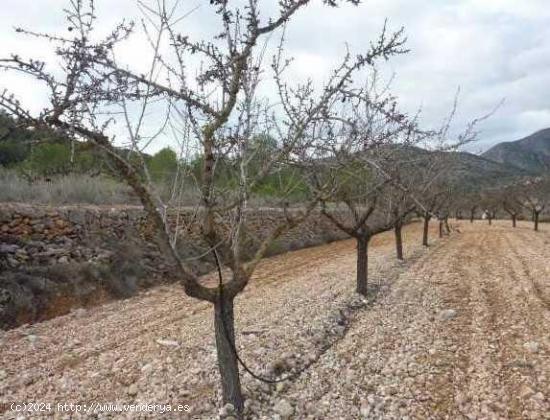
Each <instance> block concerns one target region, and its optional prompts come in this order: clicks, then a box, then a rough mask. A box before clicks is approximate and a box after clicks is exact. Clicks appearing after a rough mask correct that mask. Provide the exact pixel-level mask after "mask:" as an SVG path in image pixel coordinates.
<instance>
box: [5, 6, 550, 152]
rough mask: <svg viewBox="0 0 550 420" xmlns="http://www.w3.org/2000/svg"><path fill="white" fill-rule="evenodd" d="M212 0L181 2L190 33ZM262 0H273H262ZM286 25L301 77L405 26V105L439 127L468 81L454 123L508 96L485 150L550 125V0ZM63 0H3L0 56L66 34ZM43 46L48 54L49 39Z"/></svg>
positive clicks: (316, 10) (322, 13)
mask: <svg viewBox="0 0 550 420" xmlns="http://www.w3.org/2000/svg"><path fill="white" fill-rule="evenodd" d="M207 3H208V2H207V1H206V0H183V2H182V6H183V7H184V9H187V10H191V9H193V8H194V7H196V6H200V7H199V9H198V10H197V11H196V12H194V13H193V14H192V15H191V16H190V17H189V18H188V19H187V21H186V28H187V30H188V32H190V33H191V34H193V33H198V32H200V33H204V31H205V28H208V27H210V26H211V25H212V22H211V20H210V18H209V16H208V15H207V14H205V13H203V12H202V11H201V9H208V4H207ZM265 3H266V4H267V3H271V4H273V3H274V2H273V1H272V0H265ZM312 3H313V4H312V5H311V6H310V7H309V8H306V9H304V10H303V11H301V13H299V15H298V16H297V17H296V19H294V21H293V22H292V24H291V25H289V28H288V36H287V49H288V55H290V56H293V57H295V63H294V67H293V72H295V74H296V77H302V78H305V77H312V78H313V79H314V80H318V81H322V80H323V79H324V78H326V75H327V72H328V71H330V69H331V68H333V67H334V66H335V65H336V64H337V63H338V61H339V58H341V56H342V50H343V46H344V44H345V43H346V42H347V43H348V44H349V45H350V47H351V49H352V50H353V51H356V52H361V51H365V50H366V49H367V48H368V43H369V41H372V40H373V39H375V38H376V35H377V34H378V32H379V30H380V28H381V27H382V25H383V22H384V19H385V18H387V19H388V21H389V26H390V27H391V28H394V29H397V28H399V27H401V26H404V27H405V30H406V35H407V37H408V48H410V50H411V52H410V53H409V54H407V55H405V56H402V57H398V58H395V59H392V60H391V62H390V63H389V64H388V65H386V67H385V70H386V71H387V72H388V73H391V72H395V81H394V84H393V90H394V92H395V93H396V94H397V95H398V96H399V98H400V101H401V104H402V107H404V108H405V109H406V110H408V111H409V112H413V111H414V110H415V109H417V108H418V107H420V106H421V107H422V109H423V123H425V124H426V125H427V126H431V127H435V126H437V125H438V124H439V123H440V122H441V120H442V119H443V118H444V117H445V115H446V113H447V112H448V111H449V109H450V108H451V105H452V101H453V98H454V95H455V91H456V89H457V87H459V86H460V88H461V97H460V105H459V106H460V107H459V113H458V115H457V118H456V123H455V129H457V130H459V129H460V128H461V127H463V125H464V124H465V123H466V122H467V121H468V120H470V119H472V118H475V117H478V116H480V115H483V114H485V113H487V112H488V111H490V110H491V109H492V108H493V107H494V106H495V105H496V104H498V103H499V101H501V100H502V99H503V98H504V99H505V103H504V105H503V106H502V107H501V108H500V109H499V110H498V111H497V113H496V114H495V115H494V116H493V117H492V118H491V119H490V120H489V121H487V122H485V123H484V124H483V127H482V128H483V132H482V134H481V138H480V142H478V143H476V144H475V145H474V146H472V147H470V150H471V151H474V152H479V151H481V150H485V149H487V148H488V147H489V146H490V145H492V144H494V143H497V142H500V141H511V140H517V139H519V138H521V137H524V136H526V135H528V134H531V133H532V132H534V131H537V130H540V129H542V128H547V127H550V94H549V93H548V89H549V88H550V71H549V69H550V42H549V41H548V40H549V39H550V7H548V6H549V5H548V0H522V1H521V2H520V1H517V0H365V1H363V3H362V4H361V5H360V6H359V7H353V6H350V5H346V6H342V7H340V8H339V9H337V10H334V9H329V8H327V7H323V6H321V1H320V0H313V1H312ZM66 4H67V2H66V1H65V0H2V1H1V5H0V7H1V13H0V40H1V42H0V56H6V55H7V54H9V53H10V52H18V53H21V54H26V53H31V52H32V53H35V54H36V52H37V45H36V43H35V42H32V41H29V40H26V39H25V38H22V37H21V36H20V35H18V34H15V33H14V31H13V27H14V26H24V27H26V28H32V29H33V30H37V31H60V32H62V33H66V32H64V31H66V24H65V22H64V19H63V13H62V8H63V7H64V6H66ZM97 8H98V15H99V16H100V17H101V18H102V22H103V23H104V24H105V27H106V28H107V27H111V26H112V24H113V23H115V22H116V21H118V20H119V19H120V18H123V17H129V18H136V17H138V16H139V12H137V9H136V7H135V3H134V1H133V0H98V1H97ZM38 49H39V51H38V53H39V54H45V55H42V56H43V57H44V58H49V57H51V56H49V55H48V54H47V53H46V51H47V48H44V46H40V47H39V48H38ZM142 53H143V52H142V51H141V49H140V48H139V47H138V44H133V45H132V46H129V47H128V49H127V51H126V52H125V57H124V58H125V59H126V60H127V61H128V62H133V63H139V62H140V60H141V55H142ZM3 87H8V88H9V89H10V90H12V91H13V92H15V93H16V94H18V95H19V96H21V97H22V98H23V100H25V101H30V102H32V104H33V106H35V107H37V108H38V107H40V105H41V104H42V103H43V102H42V100H43V99H42V97H41V93H40V91H39V90H38V89H37V88H36V86H35V85H34V84H33V83H29V80H25V79H21V78H20V77H17V78H16V77H14V76H11V75H7V74H5V73H0V88H3Z"/></svg>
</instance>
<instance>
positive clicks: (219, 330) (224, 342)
mask: <svg viewBox="0 0 550 420" xmlns="http://www.w3.org/2000/svg"><path fill="white" fill-rule="evenodd" d="M214 329H215V332H216V348H217V351H218V369H219V372H220V376H221V381H222V394H223V402H224V404H227V403H231V404H233V407H235V411H236V413H237V414H238V415H239V416H242V412H243V409H244V401H243V396H242V392H241V381H240V378H239V365H238V362H237V357H236V355H235V351H234V350H235V318H234V314H233V299H227V298H223V304H222V301H221V300H219V301H218V302H216V303H215V304H214Z"/></svg>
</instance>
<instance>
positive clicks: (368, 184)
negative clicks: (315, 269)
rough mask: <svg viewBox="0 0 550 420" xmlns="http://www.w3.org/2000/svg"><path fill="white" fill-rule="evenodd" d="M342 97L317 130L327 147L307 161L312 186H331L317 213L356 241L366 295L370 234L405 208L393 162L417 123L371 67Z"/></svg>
mask: <svg viewBox="0 0 550 420" xmlns="http://www.w3.org/2000/svg"><path fill="white" fill-rule="evenodd" d="M346 99H347V100H348V103H347V105H346V106H342V108H341V112H340V114H339V115H337V116H335V117H334V118H332V119H327V120H326V121H325V124H324V126H323V127H321V128H320V130H319V133H320V135H321V136H324V137H326V138H327V141H326V142H325V143H326V145H327V149H326V154H325V156H323V159H318V160H317V161H315V162H314V165H312V167H311V170H312V171H311V173H312V177H311V179H312V185H313V189H314V190H316V191H322V189H323V187H327V186H329V187H330V190H331V194H330V195H329V196H328V199H326V198H322V199H321V202H322V213H323V214H324V215H325V217H327V218H328V219H329V220H330V221H331V222H332V223H333V224H334V225H335V226H336V227H338V228H339V229H340V230H342V231H343V232H345V233H346V234H348V235H349V236H350V237H352V238H354V239H355V240H356V242H357V278H356V292H357V293H359V294H361V295H364V296H366V295H367V286H368V246H369V242H370V239H371V238H372V237H373V236H375V235H377V234H379V233H381V232H384V231H387V230H390V229H392V228H394V226H395V225H396V223H398V224H399V225H400V224H401V221H402V220H403V217H404V216H405V215H406V214H407V213H408V212H409V210H408V206H409V203H408V201H407V200H406V198H405V196H406V195H407V194H406V191H404V189H403V187H402V186H400V185H399V179H398V175H397V168H399V166H400V165H399V162H398V160H399V159H404V158H405V156H406V154H404V153H402V150H403V148H404V147H405V146H406V145H408V144H409V142H410V140H411V138H412V137H413V136H412V135H411V134H412V133H414V132H415V130H416V124H415V121H414V118H408V117H407V116H406V115H405V114H403V113H400V112H399V111H398V109H397V100H396V98H395V97H394V96H393V95H391V94H390V92H389V90H388V86H385V87H383V88H380V87H379V85H378V75H377V73H376V71H374V70H373V73H372V76H371V78H370V79H369V80H368V82H367V83H366V84H365V86H364V87H363V88H360V89H357V90H355V91H353V92H348V97H347V98H346ZM392 185H394V186H397V185H399V188H398V189H399V192H400V193H402V194H401V195H400V194H398V193H394V195H393V196H392V198H393V201H392V200H391V199H390V197H389V192H390V190H391V186H392ZM320 196H321V197H324V196H323V194H322V193H320Z"/></svg>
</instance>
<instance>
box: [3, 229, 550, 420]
mask: <svg viewBox="0 0 550 420" xmlns="http://www.w3.org/2000/svg"><path fill="white" fill-rule="evenodd" d="M455 224H456V223H455ZM458 225H459V228H460V231H461V233H460V234H458V233H455V234H453V236H452V237H451V238H449V239H445V240H443V241H440V242H438V243H437V244H435V245H434V246H432V247H430V249H429V250H426V249H423V248H422V247H421V246H419V245H418V243H419V242H420V235H421V232H420V231H421V226H420V225H419V224H413V225H411V226H408V227H407V229H406V231H405V249H406V258H407V262H406V263H405V264H403V263H398V262H396V260H395V258H394V249H393V237H392V233H391V232H389V233H387V234H383V235H380V236H379V237H377V238H376V239H375V241H374V242H373V244H372V252H371V259H370V264H371V266H370V273H371V284H373V285H375V286H377V287H375V288H374V289H376V290H377V291H378V295H377V297H376V300H375V301H374V302H373V303H370V304H368V305H366V306H364V305H360V307H359V309H357V311H356V312H353V313H352V314H351V315H350V319H351V320H350V323H349V325H348V326H347V327H345V328H339V327H335V324H334V322H333V321H334V316H335V314H338V313H339V311H341V310H342V308H344V309H346V310H347V308H349V307H350V302H351V303H353V302H354V299H355V302H356V301H357V298H355V297H354V296H353V293H352V291H353V286H354V271H355V248H354V244H353V242H351V241H343V242H338V243H333V244H329V245H325V246H321V247H316V248H310V249H306V250H301V251H296V252H292V253H288V254H285V255H281V256H278V257H274V258H270V259H267V260H265V261H264V262H263V263H262V265H261V266H260V268H259V270H258V272H257V274H256V276H255V279H254V281H253V282H252V284H251V285H250V287H249V288H247V290H246V292H245V293H244V295H243V296H242V297H241V298H240V300H239V303H238V305H237V323H238V336H239V349H240V351H241V354H242V356H243V358H244V359H245V360H247V361H248V362H249V364H250V366H251V367H252V368H253V369H255V370H257V371H260V372H263V373H267V372H269V371H270V370H271V369H273V367H274V366H275V365H281V364H282V365H286V366H287V367H291V366H292V365H293V364H298V365H299V364H300V363H302V362H303V361H308V360H312V361H313V360H314V361H315V363H314V364H313V365H312V366H311V367H310V368H309V369H308V370H307V371H306V372H305V373H304V374H302V375H301V376H300V377H299V378H297V379H296V380H294V381H292V382H287V383H284V384H280V385H278V386H276V387H275V386H267V385H265V384H261V383H258V382H256V381H254V380H253V379H251V378H250V377H249V376H248V375H243V387H244V389H245V393H246V394H247V395H248V396H249V397H250V399H249V401H248V403H247V405H248V410H249V413H250V414H249V415H250V417H254V418H266V419H272V418H280V417H283V418H284V417H285V416H287V418H310V419H328V418H330V419H359V418H388V419H391V418H395V419H398V418H418V419H426V418H433V419H443V418H448V419H460V418H472V419H477V418H479V419H481V418H487V419H492V418H495V419H499V418H503V419H524V418H525V419H531V418H532V419H536V418H550V415H549V414H548V413H550V403H549V398H550V308H549V302H550V277H549V274H550V272H549V271H550V264H549V263H548V261H550V259H549V258H550V233H549V232H546V231H543V232H539V233H538V234H536V233H534V232H532V231H531V230H530V229H529V227H530V225H529V224H523V223H522V224H520V226H519V227H518V228H517V229H515V230H512V229H511V228H510V227H509V224H508V223H506V222H497V223H495V225H493V226H491V227H489V226H487V225H486V224H484V223H483V224H482V223H481V222H477V223H475V224H474V225H473V226H472V225H470V224H469V223H467V222H460V223H458ZM433 228H434V229H433V232H432V237H433V236H434V235H435V226H434V227H433ZM544 228H547V226H544ZM374 289H373V290H374ZM245 301H246V306H245V305H244V304H243V302H245ZM211 325H212V318H211V308H210V307H209V306H208V305H207V304H205V303H201V302H196V301H194V300H191V299H187V298H185V297H183V295H182V292H181V290H180V289H179V288H178V287H177V286H172V287H162V288H158V289H154V290H151V291H149V292H147V293H146V294H144V295H142V296H139V297H137V298H133V299H129V300H127V301H122V302H114V303H111V304H108V305H105V306H103V307H100V308H93V309H91V310H88V311H76V312H75V313H73V314H71V315H68V316H64V317H60V318H57V319H53V320H50V321H47V322H44V323H42V324H38V325H35V326H28V327H22V328H18V329H16V330H12V331H9V332H5V333H1V332H0V355H1V363H0V403H1V402H11V401H19V402H22V401H39V402H51V403H60V402H61V403H71V402H73V403H77V402H79V403H88V404H89V403H91V402H100V403H106V402H118V403H131V402H133V403H136V402H137V403H148V404H154V403H157V404H165V403H170V404H172V405H175V404H189V405H190V407H191V413H192V414H191V416H193V417H194V418H200V419H207V418H215V417H216V416H217V413H218V398H219V396H218V395H216V393H217V392H218V391H217V383H218V377H217V371H216V355H215V348H214V346H213V338H212V336H211V329H212V327H211ZM327 331H328V332H329V337H328V338H327ZM323 340H325V341H323ZM327 340H328V341H327ZM327 343H329V344H330V346H328V349H327V350H326V351H322V352H321V351H319V348H320V347H323V346H325V345H326V344H327ZM0 409H1V406H0ZM3 415H4V417H6V418H15V417H16V416H15V413H11V412H9V411H5V412H4V414H3ZM56 416H57V417H59V418H61V417H62V415H61V414H60V413H56ZM120 416H121V415H119V416H117V417H120ZM77 417H82V418H88V417H91V416H88V415H85V414H81V415H80V416H77ZM126 417H128V418H135V414H134V415H133V416H132V415H129V414H128V415H127V416H126ZM166 417H168V418H182V417H183V418H185V416H182V414H177V415H176V414H173V413H172V414H170V415H167V416H166Z"/></svg>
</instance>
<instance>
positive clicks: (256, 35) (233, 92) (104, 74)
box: [0, 0, 483, 416]
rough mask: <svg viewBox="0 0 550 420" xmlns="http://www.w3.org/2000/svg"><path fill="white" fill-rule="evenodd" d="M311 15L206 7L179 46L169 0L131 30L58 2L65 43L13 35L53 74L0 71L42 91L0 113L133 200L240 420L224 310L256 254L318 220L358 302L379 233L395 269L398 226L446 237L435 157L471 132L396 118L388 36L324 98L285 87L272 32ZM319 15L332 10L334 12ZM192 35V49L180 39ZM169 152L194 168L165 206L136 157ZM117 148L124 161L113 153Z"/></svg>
mask: <svg viewBox="0 0 550 420" xmlns="http://www.w3.org/2000/svg"><path fill="white" fill-rule="evenodd" d="M348 2H349V3H353V4H354V5H357V3H358V1H354V0H348ZM309 3H310V1H309V0H282V1H278V2H274V5H272V7H271V9H269V8H268V9H265V10H268V11H269V10H274V16H273V17H271V18H268V17H266V16H265V14H261V13H260V10H259V0H248V1H244V2H236V5H234V3H233V2H230V1H228V0H211V1H210V2H209V5H207V6H205V7H206V8H208V10H209V12H208V13H210V15H208V16H207V19H209V20H208V21H209V22H215V24H213V26H212V28H216V29H215V31H214V32H212V33H210V34H208V30H210V29H211V28H210V26H209V25H205V26H208V28H203V30H201V31H200V33H197V34H186V33H184V32H181V28H183V29H185V27H186V26H188V25H187V21H188V19H190V18H191V17H192V15H191V17H186V15H185V14H183V15H182V14H180V13H182V12H181V10H182V8H181V7H179V5H178V3H177V2H174V3H171V4H169V2H168V1H158V2H153V3H152V4H154V5H150V4H148V3H146V2H142V1H138V6H139V7H140V9H141V12H142V13H143V19H142V20H141V21H140V22H138V23H137V24H136V23H133V22H122V23H120V24H119V25H117V26H116V27H114V28H113V29H112V30H111V31H109V32H107V33H105V34H101V31H97V30H95V28H96V26H99V23H100V22H97V17H96V11H95V6H94V3H93V1H92V0H72V1H71V2H70V4H69V7H68V8H67V9H66V10H65V13H66V19H67V28H66V29H67V31H66V32H65V33H61V34H43V33H41V32H38V31H29V30H26V29H17V31H18V32H21V33H22V34H24V35H27V36H31V37H35V38H38V40H45V41H47V42H48V43H49V44H50V45H54V46H55V49H54V51H55V60H52V63H44V62H42V61H39V60H36V59H34V58H32V57H31V58H22V57H20V56H17V55H13V56H11V57H9V58H4V59H1V60H0V66H1V67H2V68H4V69H6V70H9V71H14V72H19V73H21V74H23V75H25V76H31V77H33V78H34V80H35V81H37V82H40V83H41V86H43V87H44V88H46V89H48V94H49V104H48V105H47V106H46V107H45V108H44V109H43V110H42V111H40V112H38V113H33V112H30V111H28V110H27V107H26V106H25V105H23V104H21V103H20V102H19V101H18V100H17V99H16V97H15V96H13V95H12V93H11V92H4V94H3V95H2V97H1V99H0V106H1V107H2V108H3V109H4V110H6V111H7V112H8V113H10V114H11V115H12V116H14V117H15V118H16V119H17V122H18V124H21V125H22V126H25V127H34V128H45V127H47V128H48V129H54V130H57V131H59V132H60V133H62V134H63V135H64V136H70V137H71V138H73V139H74V140H75V141H86V142H90V143H93V144H94V145H95V146H96V147H97V149H98V150H100V151H101V152H102V153H103V155H102V156H104V159H105V160H106V161H108V162H109V165H111V166H112V167H113V168H114V169H115V170H116V173H117V174H118V176H119V177H120V179H121V180H124V181H125V182H126V183H127V184H128V185H129V186H131V188H132V189H133V191H134V192H135V193H136V195H137V196H138V197H139V198H140V200H141V203H142V204H143V207H144V209H145V211H146V212H147V214H148V218H149V220H150V222H151V225H152V226H153V228H154V229H153V231H154V239H155V240H156V243H157V244H158V246H159V248H160V249H161V251H162V252H163V254H164V255H165V257H166V258H167V260H169V261H170V263H171V265H172V266H173V267H174V271H175V273H176V274H177V276H178V278H179V279H180V280H181V284H182V285H183V289H184V290H185V293H186V294H187V295H189V296H191V297H193V298H196V299H200V300H205V301H208V302H211V303H212V306H213V310H214V313H215V316H214V331H215V338H216V346H217V354H218V367H219V372H220V377H221V388H222V395H223V401H224V403H231V404H232V405H233V406H234V408H235V410H236V412H237V413H238V415H240V416H242V412H243V402H244V401H243V395H242V392H241V384H240V377H239V365H238V360H237V359H238V358H237V353H236V350H235V349H236V346H235V322H234V300H235V297H236V296H237V295H239V294H240V293H241V292H242V291H243V290H244V289H245V287H246V286H247V284H248V283H249V281H250V279H251V276H252V275H253V273H254V270H255V268H256V267H257V264H258V262H259V261H260V259H261V258H262V257H263V256H264V255H265V254H266V252H268V250H269V247H270V245H271V244H272V243H273V242H274V241H276V240H277V239H278V238H279V237H281V235H284V234H285V233H286V232H287V231H289V230H290V229H292V228H295V227H296V226H297V225H299V224H300V223H302V222H304V221H306V220H308V219H310V218H312V217H327V218H328V219H330V220H331V221H332V222H333V223H334V224H335V225H336V226H337V227H338V228H339V229H341V230H342V231H344V232H346V233H347V234H348V235H349V236H350V237H352V238H355V240H356V241H357V281H356V291H357V293H360V294H362V295H366V294H367V271H368V270H367V267H368V246H369V241H370V239H371V238H372V237H373V236H374V235H376V234H378V233H380V232H382V231H387V230H391V229H393V230H394V231H395V235H396V244H397V253H398V257H399V258H403V250H402V240H401V228H402V226H403V224H404V223H406V222H407V221H408V220H409V218H410V217H411V215H413V214H414V213H417V214H421V215H422V216H423V218H424V221H425V225H424V237H423V243H424V244H425V245H427V243H428V224H429V221H430V219H431V218H432V217H437V218H438V219H439V220H440V222H441V226H442V227H443V226H444V225H445V223H446V219H447V217H448V213H449V211H450V210H449V209H450V208H451V205H450V203H451V198H452V197H453V194H452V192H451V188H450V187H449V185H448V184H447V182H446V181H445V179H446V177H445V173H446V171H448V170H449V164H448V162H447V161H446V157H445V156H446V155H447V153H446V152H451V151H453V150H455V149H456V148H457V147H459V146H461V145H463V144H465V143H468V142H470V141H473V140H474V139H475V137H476V135H477V132H476V124H477V123H478V122H479V121H480V120H481V119H478V120H474V121H472V122H471V123H470V124H468V126H467V127H465V129H464V131H463V133H462V134H461V135H459V136H457V137H456V138H455V139H454V140H449V127H450V122H451V119H452V116H453V114H454V109H452V110H450V113H449V118H448V119H446V120H445V121H444V122H443V123H442V125H441V127H440V128H439V129H437V130H424V129H422V128H420V127H419V123H418V120H419V119H418V116H419V115H418V114H415V115H408V114H406V113H404V112H402V111H401V110H400V109H399V106H398V102H397V98H396V97H395V96H394V95H393V94H392V93H391V91H390V87H389V85H388V84H384V83H382V82H381V79H382V78H381V77H380V76H379V75H378V73H377V71H376V65H377V63H379V62H383V61H386V60H389V59H390V58H391V57H392V56H395V55H399V54H404V53H406V52H407V50H406V47H405V37H404V34H403V30H399V31H397V32H390V31H388V30H387V28H386V26H385V25H384V27H383V29H382V30H381V32H380V34H379V36H378V37H377V38H376V39H375V40H373V41H372V42H370V43H369V44H368V47H367V48H366V50H365V51H363V52H361V53H352V52H351V51H348V50H343V51H342V59H341V62H340V63H339V64H338V65H337V66H335V67H334V69H333V70H332V71H331V72H330V73H329V76H328V78H327V79H326V80H325V82H324V83H323V84H322V86H320V85H319V84H318V83H314V82H313V81H311V80H306V81H303V82H298V81H296V80H295V79H296V78H295V77H293V76H292V73H291V71H292V60H291V59H290V57H288V56H287V55H286V49H285V37H286V35H285V34H286V28H287V27H288V26H290V25H291V21H292V20H293V18H294V17H295V15H296V14H297V13H298V12H300V11H301V10H302V9H306V8H307V7H308V5H309ZM324 3H325V6H326V7H329V8H330V7H332V8H334V7H335V6H337V4H338V3H339V2H338V1H336V0H324ZM341 3H344V1H342V2H341ZM331 10H333V13H337V10H336V9H331ZM140 28H141V30H138V29H140ZM135 33H138V34H139V37H138V38H137V39H138V40H139V39H141V40H142V42H141V44H139V45H140V56H141V63H140V65H139V66H138V67H139V70H136V68H135V67H132V66H130V65H127V64H125V63H123V62H120V61H119V60H118V58H117V57H118V56H119V55H120V52H121V51H124V48H125V45H126V44H125V43H126V42H127V41H129V40H131V39H133V38H132V37H133V36H134V37H135V35H134V34H135ZM201 34H202V37H203V39H198V40H195V39H193V36H194V35H197V36H200V35H201ZM205 34H206V35H205ZM134 39H135V38H134ZM342 41H344V40H342ZM138 43H139V41H138ZM131 45H133V48H135V45H136V44H135V43H134V44H131ZM148 50H150V52H151V54H150V55H148V54H147V51H148ZM147 57H148V58H149V59H148V60H147ZM55 63H57V65H55V66H53V64H55ZM482 119H483V118H482ZM262 139H263V140H262ZM167 141H171V142H176V144H177V145H178V148H179V155H180V158H181V159H182V161H186V159H187V161H190V160H191V159H193V160H194V161H195V162H196V161H197V159H196V157H197V156H200V160H201V167H200V171H199V173H198V174H197V173H196V171H187V172H186V171H185V170H184V169H182V171H181V173H179V174H178V176H176V179H175V181H174V193H173V195H172V197H171V199H170V200H169V201H163V200H162V199H161V196H160V194H159V193H158V191H157V190H156V187H155V184H154V183H153V182H151V177H150V176H149V174H148V171H147V166H146V165H145V159H140V156H141V157H143V154H144V151H145V150H149V149H150V148H151V147H154V145H155V144H161V145H162V144H166V142H167ZM172 144H173V143H172ZM121 146H122V147H125V148H126V149H129V150H131V151H132V153H131V154H130V153H129V154H128V155H126V154H123V153H119V152H118V150H119V148H120V147H121ZM188 166H189V165H188ZM182 167H185V166H184V165H182ZM268 179H269V180H270V182H273V180H277V182H278V188H277V190H276V192H274V194H273V198H272V199H271V201H270V202H269V206H270V207H272V208H276V209H279V211H280V212H281V215H283V217H281V218H280V220H279V221H278V222H277V223H275V224H274V225H273V226H268V228H269V233H268V234H266V235H264V236H263V237H262V238H259V239H258V238H252V237H251V235H250V233H249V232H250V230H249V229H248V227H249V225H248V223H249V219H248V216H247V215H248V214H250V212H251V211H254V207H255V206H258V204H257V200H255V192H256V191H258V188H259V187H261V186H262V185H263V184H265V183H266V180H268ZM191 186H192V188H191ZM298 188H299V189H302V190H305V191H306V193H305V194H304V195H303V196H302V199H301V202H300V203H299V206H290V205H289V204H288V202H289V200H288V198H289V197H291V196H292V195H293V194H294V193H295V191H296V189H298ZM191 190H192V191H193V195H192V197H193V200H194V201H193V202H192V203H193V206H192V207H193V208H194V210H195V214H196V216H197V217H196V221H195V223H197V224H199V225H200V233H201V238H202V242H203V244H206V251H205V249H204V247H202V248H200V250H199V248H197V249H198V251H197V256H196V257H197V258H203V257H204V256H205V255H207V256H208V258H210V259H211V260H212V261H214V262H215V263H216V264H217V266H218V267H219V273H220V281H219V284H218V286H217V287H209V286H206V285H204V284H202V283H201V281H200V276H199V274H198V273H197V272H196V270H194V268H193V266H192V265H191V264H190V263H189V259H188V258H187V256H186V258H184V257H182V255H181V252H180V250H179V248H178V246H177V238H178V236H181V235H185V230H184V229H179V226H178V223H177V222H176V226H174V223H173V220H174V218H173V217H167V215H168V214H170V213H171V214H174V213H175V214H176V215H177V213H178V211H179V210H178V209H179V206H178V203H179V201H178V199H179V197H181V196H183V195H185V194H188V193H189V191H191ZM188 199H189V197H188V195H187V196H186V200H187V201H186V203H189V201H188ZM177 219H178V218H177V217H176V220H177ZM169 220H171V221H172V222H171V223H169ZM223 277H225V279H224V278H223ZM242 304H243V305H246V301H242Z"/></svg>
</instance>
